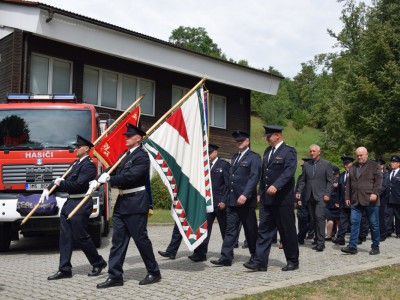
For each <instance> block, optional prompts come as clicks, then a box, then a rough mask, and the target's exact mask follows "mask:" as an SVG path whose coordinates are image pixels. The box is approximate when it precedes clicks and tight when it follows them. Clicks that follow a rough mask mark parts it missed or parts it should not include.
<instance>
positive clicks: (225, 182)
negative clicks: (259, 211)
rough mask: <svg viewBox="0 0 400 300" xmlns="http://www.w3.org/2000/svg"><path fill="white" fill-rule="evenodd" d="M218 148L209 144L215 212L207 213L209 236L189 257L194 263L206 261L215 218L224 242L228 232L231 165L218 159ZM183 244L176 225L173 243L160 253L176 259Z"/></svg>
mask: <svg viewBox="0 0 400 300" xmlns="http://www.w3.org/2000/svg"><path fill="white" fill-rule="evenodd" d="M218 148H219V147H218V146H217V145H213V144H209V145H208V154H209V157H210V168H211V184H212V192H213V204H214V211H213V212H212V213H207V224H208V234H207V238H206V239H205V240H204V241H203V243H201V244H200V245H199V246H198V247H197V248H196V249H195V250H194V253H193V254H192V255H189V256H188V257H189V259H191V260H192V261H194V262H200V261H205V260H206V255H207V252H208V243H209V241H210V237H211V231H212V227H213V224H214V221H215V218H217V220H218V224H219V230H220V232H221V236H222V240H223V239H224V237H225V231H226V209H225V202H226V199H227V198H228V194H229V168H230V164H229V163H228V162H226V161H224V160H223V159H220V158H219V157H218ZM181 242H182V235H181V233H180V232H179V228H178V226H177V225H176V224H175V226H174V230H173V231H172V237H171V241H170V243H169V245H168V247H167V249H166V250H165V251H158V254H160V255H161V256H163V257H168V258H170V259H175V256H176V253H177V252H178V249H179V246H180V245H181Z"/></svg>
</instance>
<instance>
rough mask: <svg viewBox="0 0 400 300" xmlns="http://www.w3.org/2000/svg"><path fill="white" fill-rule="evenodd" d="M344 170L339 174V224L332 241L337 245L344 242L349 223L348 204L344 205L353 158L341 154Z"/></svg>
mask: <svg viewBox="0 0 400 300" xmlns="http://www.w3.org/2000/svg"><path fill="white" fill-rule="evenodd" d="M340 159H341V160H342V162H343V167H344V172H342V173H341V174H340V175H339V185H338V196H339V209H340V211H339V220H340V226H339V230H338V233H337V235H336V238H335V239H333V238H332V242H333V243H335V244H338V245H344V244H345V236H346V232H347V229H348V227H349V224H350V206H347V205H346V201H345V200H346V183H347V181H348V180H349V169H350V167H351V166H352V165H353V161H354V158H353V157H350V156H342V157H341V158H340Z"/></svg>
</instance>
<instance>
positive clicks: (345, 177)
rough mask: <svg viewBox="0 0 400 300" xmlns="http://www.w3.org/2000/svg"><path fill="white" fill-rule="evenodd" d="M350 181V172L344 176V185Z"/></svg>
mask: <svg viewBox="0 0 400 300" xmlns="http://www.w3.org/2000/svg"><path fill="white" fill-rule="evenodd" d="M348 179H349V172H346V174H345V175H344V183H346V182H347V180H348Z"/></svg>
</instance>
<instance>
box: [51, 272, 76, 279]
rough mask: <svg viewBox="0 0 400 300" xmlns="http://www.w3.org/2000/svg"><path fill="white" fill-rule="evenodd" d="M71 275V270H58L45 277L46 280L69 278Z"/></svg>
mask: <svg viewBox="0 0 400 300" xmlns="http://www.w3.org/2000/svg"><path fill="white" fill-rule="evenodd" d="M71 277H72V272H61V271H58V272H57V273H56V274H54V275H51V276H49V277H47V280H57V279H63V278H71Z"/></svg>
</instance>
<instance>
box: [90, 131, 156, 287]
mask: <svg viewBox="0 0 400 300" xmlns="http://www.w3.org/2000/svg"><path fill="white" fill-rule="evenodd" d="M124 135H125V136H126V140H125V141H126V146H127V147H128V150H127V152H126V156H125V158H124V159H123V160H122V161H121V163H120V164H119V165H118V167H117V168H116V170H115V171H114V172H113V173H112V174H111V176H110V175H108V174H107V173H103V174H102V175H101V176H100V177H99V178H98V180H97V182H98V183H105V182H107V181H109V182H110V184H111V186H113V187H118V189H119V196H118V198H117V201H116V203H115V207H114V214H113V236H112V247H111V250H110V258H109V268H108V278H107V280H106V281H105V282H103V283H100V284H98V285H97V288H108V287H112V286H121V285H123V284H124V281H123V278H122V274H123V269H122V267H123V264H124V260H125V255H126V251H127V250H128V245H129V240H130V238H133V240H134V241H135V244H136V247H137V248H138V250H139V253H140V256H141V257H142V259H143V262H144V264H145V266H146V269H147V275H146V277H145V278H144V279H142V280H141V281H140V282H139V284H140V285H146V284H152V283H155V282H158V281H160V279H161V274H160V269H159V267H158V264H157V262H156V259H155V257H154V252H153V246H152V244H151V241H150V239H149V237H148V235H147V219H148V212H149V208H150V203H149V194H148V192H147V191H146V180H148V177H149V172H150V159H149V155H148V153H147V152H146V151H145V150H144V149H143V148H142V144H141V142H142V139H143V136H145V135H146V133H145V132H144V131H142V130H141V129H140V128H138V127H136V126H134V125H132V124H130V123H127V131H126V132H125V133H124ZM97 182H95V183H94V184H96V185H97Z"/></svg>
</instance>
